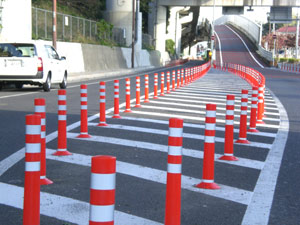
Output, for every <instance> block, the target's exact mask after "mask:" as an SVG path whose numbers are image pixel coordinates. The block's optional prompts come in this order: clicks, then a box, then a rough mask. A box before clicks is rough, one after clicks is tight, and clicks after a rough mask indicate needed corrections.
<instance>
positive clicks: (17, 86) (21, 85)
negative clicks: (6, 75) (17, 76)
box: [15, 83, 23, 89]
mask: <svg viewBox="0 0 300 225" xmlns="http://www.w3.org/2000/svg"><path fill="white" fill-rule="evenodd" d="M15 85H16V88H17V89H22V87H23V84H22V83H16V84H15Z"/></svg>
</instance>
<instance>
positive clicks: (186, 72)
mask: <svg viewBox="0 0 300 225" xmlns="http://www.w3.org/2000/svg"><path fill="white" fill-rule="evenodd" d="M187 75H188V69H187V68H185V76H184V85H187V84H188V77H187Z"/></svg>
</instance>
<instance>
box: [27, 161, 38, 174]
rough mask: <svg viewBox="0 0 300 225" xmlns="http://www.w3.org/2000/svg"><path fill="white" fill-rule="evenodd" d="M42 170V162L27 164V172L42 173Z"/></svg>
mask: <svg viewBox="0 0 300 225" xmlns="http://www.w3.org/2000/svg"><path fill="white" fill-rule="evenodd" d="M40 168H41V163H40V162H25V171H26V172H37V171H40Z"/></svg>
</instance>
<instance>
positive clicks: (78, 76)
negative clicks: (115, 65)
mask: <svg viewBox="0 0 300 225" xmlns="http://www.w3.org/2000/svg"><path fill="white" fill-rule="evenodd" d="M153 68H159V67H154V66H147V67H139V68H134V69H120V70H114V71H101V72H100V71H99V72H95V73H91V72H87V73H70V74H69V75H68V82H70V83H72V82H78V81H86V80H93V79H100V78H107V77H110V78H113V77H117V76H120V75H129V74H133V73H136V72H143V71H147V70H149V69H153Z"/></svg>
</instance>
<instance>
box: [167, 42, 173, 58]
mask: <svg viewBox="0 0 300 225" xmlns="http://www.w3.org/2000/svg"><path fill="white" fill-rule="evenodd" d="M166 51H167V52H168V53H169V54H170V56H171V57H172V56H174V55H175V42H174V41H173V40H172V39H168V40H166Z"/></svg>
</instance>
